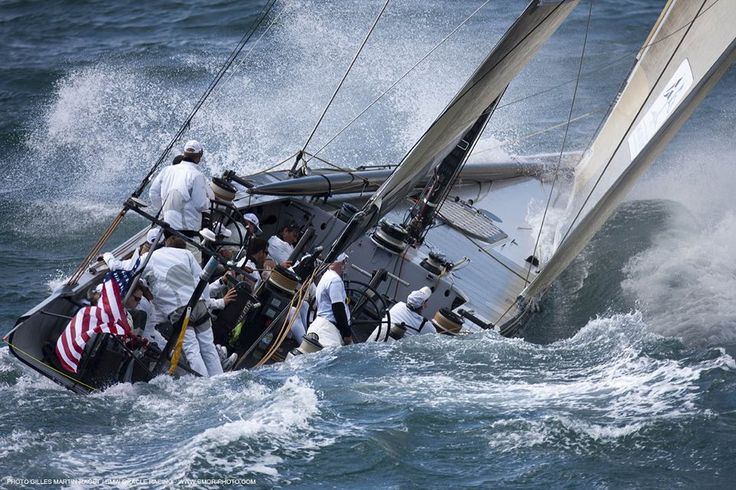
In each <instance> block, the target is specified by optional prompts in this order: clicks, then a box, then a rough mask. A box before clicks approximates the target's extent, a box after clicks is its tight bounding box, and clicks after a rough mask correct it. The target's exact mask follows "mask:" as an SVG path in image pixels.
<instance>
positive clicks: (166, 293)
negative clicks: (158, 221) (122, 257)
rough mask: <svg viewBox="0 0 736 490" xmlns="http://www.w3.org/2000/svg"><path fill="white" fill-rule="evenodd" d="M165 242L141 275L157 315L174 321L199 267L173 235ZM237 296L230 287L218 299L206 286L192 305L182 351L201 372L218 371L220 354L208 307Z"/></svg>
mask: <svg viewBox="0 0 736 490" xmlns="http://www.w3.org/2000/svg"><path fill="white" fill-rule="evenodd" d="M165 244H166V246H165V247H163V248H158V249H156V250H155V251H154V252H153V253H152V254H151V258H150V260H149V261H148V265H147V266H146V269H145V270H144V271H143V273H142V274H141V277H142V278H143V279H145V280H146V281H147V283H148V286H149V288H150V289H151V292H152V293H153V305H154V307H155V311H156V313H157V314H158V315H165V316H166V317H168V319H169V320H170V321H171V323H176V322H177V321H178V320H179V319H180V318H181V315H183V314H184V311H185V308H186V305H187V303H188V302H189V300H190V298H191V296H192V293H193V292H194V289H195V288H196V287H197V283H198V282H199V276H200V274H201V273H202V268H201V267H200V266H199V263H198V262H197V261H196V260H195V258H194V256H193V255H192V253H191V252H189V251H188V250H186V249H185V247H186V246H185V244H184V241H183V240H182V239H181V238H179V237H176V236H171V237H169V238H167V239H166V242H165ZM236 296H237V293H236V291H235V289H231V290H230V291H228V293H227V294H226V295H225V297H224V298H222V299H212V298H210V294H209V291H208V290H207V289H205V290H204V292H203V293H202V297H201V299H200V301H198V302H197V304H196V306H195V307H194V308H193V309H192V312H191V315H190V320H189V326H188V328H187V330H186V332H185V336H184V354H185V355H186V358H187V362H188V363H189V366H190V367H191V368H192V369H193V370H194V371H196V372H197V373H199V374H201V375H202V376H213V375H215V374H220V373H222V365H221V363H220V355H219V354H218V352H217V349H216V348H215V344H214V338H213V334H212V324H211V322H210V316H209V312H208V308H210V309H222V308H224V307H225V305H226V304H228V303H230V302H231V301H234V300H235V298H236Z"/></svg>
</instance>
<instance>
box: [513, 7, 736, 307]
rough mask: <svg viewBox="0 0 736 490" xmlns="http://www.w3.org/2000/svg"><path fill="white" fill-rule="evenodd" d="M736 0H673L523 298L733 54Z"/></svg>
mask: <svg viewBox="0 0 736 490" xmlns="http://www.w3.org/2000/svg"><path fill="white" fill-rule="evenodd" d="M735 40H736V1H733V0H671V1H670V2H668V3H667V5H666V6H665V8H664V10H663V12H662V14H661V15H660V18H659V20H658V21H657V23H656V24H655V26H654V28H653V30H652V32H651V34H650V35H649V37H648V38H647V42H646V43H645V45H644V47H643V48H642V51H641V52H640V55H639V61H638V63H637V64H636V66H635V67H634V69H633V70H632V72H631V74H630V75H629V78H628V80H627V84H626V87H625V88H624V90H623V91H622V93H621V94H620V97H619V100H618V101H617V103H616V105H615V106H614V108H613V110H612V111H611V113H610V115H609V117H608V119H607V120H606V123H605V125H604V126H603V127H602V129H601V131H600V132H599V133H598V135H597V137H596V139H595V141H594V143H593V144H592V145H591V147H590V149H589V151H588V152H587V153H586V156H585V158H584V161H583V162H581V165H580V167H579V168H578V169H577V171H576V182H575V190H574V193H573V196H572V198H571V201H570V205H569V206H568V219H567V222H566V223H565V224H564V225H563V227H561V228H560V229H559V230H558V234H559V235H558V241H559V242H560V243H559V245H558V247H557V249H556V251H555V252H554V254H553V255H552V257H551V258H550V260H549V261H548V262H547V264H545V265H544V266H543V268H542V270H541V272H540V273H539V275H537V277H536V278H535V279H534V280H533V281H532V283H531V284H530V285H529V286H528V287H527V288H526V289H525V290H524V292H523V293H522V297H524V298H527V299H529V298H534V297H536V296H537V295H539V294H540V293H541V292H543V291H544V289H546V288H547V287H548V286H549V285H550V284H551V282H552V281H553V280H554V279H555V278H556V277H557V276H558V275H559V274H560V273H561V272H562V271H563V270H564V269H565V268H566V267H567V266H568V265H569V263H570V262H571V261H572V260H573V258H574V257H575V256H576V255H577V254H578V253H580V251H581V250H582V248H583V247H584V246H585V245H586V243H588V241H589V240H590V239H591V238H592V237H593V235H594V234H595V232H596V231H597V230H598V229H599V228H600V227H601V226H602V225H603V223H604V222H605V220H606V219H607V218H608V217H609V216H610V215H611V213H612V212H613V211H614V210H615V208H616V206H617V205H618V203H620V201H621V200H622V199H623V198H624V197H625V196H626V194H627V192H628V191H629V190H630V189H631V187H632V186H633V185H634V183H635V181H636V179H637V178H638V177H640V176H641V174H642V173H643V172H644V171H645V170H646V169H647V168H648V167H649V165H650V164H651V163H652V161H653V160H654V158H655V157H656V156H657V154H658V153H659V152H660V151H661V150H662V148H663V147H664V146H665V145H666V144H667V143H668V142H669V141H670V140H671V139H672V137H673V136H674V135H675V134H676V132H677V131H678V130H679V128H680V127H681V126H682V124H683V123H684V122H685V121H686V120H687V118H688V117H689V116H690V114H691V113H692V112H693V111H694V110H695V108H696V107H697V105H698V104H699V103H700V101H701V100H702V99H703V97H705V95H706V94H707V93H708V92H709V91H710V89H711V88H712V87H713V86H714V85H715V84H716V82H717V81H718V80H719V79H720V78H721V76H722V75H723V74H724V73H725V72H726V70H727V69H728V67H729V66H730V65H731V63H732V62H733V61H734V57H736V49H735V48H736V41H735Z"/></svg>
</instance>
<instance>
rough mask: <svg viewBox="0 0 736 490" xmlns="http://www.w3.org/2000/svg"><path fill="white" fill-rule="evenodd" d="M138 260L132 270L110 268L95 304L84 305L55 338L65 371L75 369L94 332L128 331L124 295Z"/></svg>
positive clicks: (119, 333)
mask: <svg viewBox="0 0 736 490" xmlns="http://www.w3.org/2000/svg"><path fill="white" fill-rule="evenodd" d="M139 263H140V260H137V261H136V262H135V265H134V266H133V268H132V269H131V270H116V271H110V272H108V273H107V274H106V275H105V278H104V279H103V282H102V294H101V295H100V300H99V301H98V302H97V306H85V307H83V308H82V309H80V310H79V311H78V312H77V314H76V315H74V317H73V318H72V319H71V321H70V322H69V324H68V325H67V326H66V328H65V329H64V331H63V332H62V333H61V336H59V340H57V341H56V357H58V358H59V361H60V362H61V365H62V367H63V368H64V369H66V370H67V371H70V372H72V373H76V372H77V369H78V368H79V361H80V360H81V359H82V352H84V346H85V345H86V344H87V342H88V341H89V339H90V338H91V337H92V335H93V334H100V333H111V334H113V335H129V334H130V330H131V329H130V324H129V323H128V319H127V316H126V314H125V309H124V307H123V298H124V297H125V293H126V292H127V291H128V287H129V286H130V282H131V280H132V278H133V274H134V273H135V270H136V269H137V268H138V264H139Z"/></svg>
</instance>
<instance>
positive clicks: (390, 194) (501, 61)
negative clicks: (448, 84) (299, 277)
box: [326, 0, 578, 260]
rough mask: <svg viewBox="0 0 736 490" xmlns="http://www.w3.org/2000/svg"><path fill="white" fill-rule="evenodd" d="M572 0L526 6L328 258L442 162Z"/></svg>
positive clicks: (571, 6) (545, 0)
mask: <svg viewBox="0 0 736 490" xmlns="http://www.w3.org/2000/svg"><path fill="white" fill-rule="evenodd" d="M577 3H578V0H561V1H549V0H535V1H533V2H531V3H530V4H529V5H528V6H527V8H526V9H525V10H524V12H523V13H522V14H521V15H520V16H519V18H518V19H517V20H516V22H515V23H514V24H513V25H512V26H511V27H510V28H509V30H508V31H507V32H506V33H505V34H504V36H503V37H502V38H501V40H500V41H499V43H498V44H497V45H496V47H495V48H494V49H493V51H492V52H491V53H490V54H489V55H488V57H486V58H485V60H484V61H483V63H482V64H481V65H480V66H479V67H478V69H477V70H476V71H475V73H474V74H473V75H472V76H471V77H470V79H469V80H468V81H467V82H466V83H465V85H464V86H463V87H462V89H460V91H459V92H458V94H457V95H456V96H455V97H454V98H453V100H452V101H451V102H450V103H449V104H448V106H447V108H446V109H445V110H444V112H443V113H442V114H441V115H440V116H439V117H438V118H437V119H436V120H435V121H434V123H433V124H432V125H431V126H430V128H429V129H428V130H427V131H426V132H425V133H424V135H423V136H422V137H421V138H420V139H419V141H418V142H417V143H416V144H415V145H414V147H413V148H412V149H411V151H409V153H408V154H407V155H406V156H405V157H404V159H403V160H402V162H401V164H400V165H399V167H397V169H396V170H395V171H394V173H393V174H392V175H391V176H390V177H389V178H388V179H387V180H386V181H385V182H384V183H383V185H381V187H380V188H379V189H378V190H377V191H376V193H375V194H374V195H373V196H372V197H371V199H370V200H369V201H368V202H367V203H366V204H365V206H364V207H363V209H362V211H361V212H360V213H358V214H356V215H355V217H354V218H353V220H351V222H350V223H349V225H348V226H347V227H346V229H345V231H344V233H343V234H342V236H340V238H339V239H338V240H337V242H335V244H334V245H333V247H332V249H331V250H330V253H329V255H328V257H327V258H326V259H327V260H329V259H331V258H334V256H336V255H337V254H338V253H339V252H340V251H342V250H343V249H344V248H345V247H346V246H347V245H348V244H350V243H351V242H352V241H353V240H354V239H355V238H357V237H358V236H359V235H361V234H362V233H364V232H365V231H366V230H367V229H368V228H370V227H371V226H373V225H374V224H375V223H376V222H377V221H378V219H379V218H380V217H381V216H383V215H384V214H386V213H387V212H388V211H390V210H391V209H393V208H394V207H395V206H396V205H397V204H398V203H399V201H401V200H402V199H404V198H405V197H406V196H407V195H408V194H409V193H410V192H411V191H412V190H413V189H414V187H415V186H416V184H417V182H418V181H420V180H421V179H423V178H425V176H426V175H427V173H428V171H429V170H430V169H431V168H433V167H435V166H437V165H439V163H440V162H442V160H443V159H444V158H445V157H446V156H447V155H448V154H449V153H450V152H451V151H452V149H453V148H454V147H455V146H456V145H457V144H458V143H459V142H460V140H461V139H462V137H463V135H464V134H465V133H466V132H467V131H468V130H469V129H470V128H471V126H472V125H473V124H475V122H476V121H477V120H478V118H479V117H480V116H481V115H482V113H483V112H484V111H485V110H486V109H487V108H488V107H489V106H490V105H491V104H492V103H493V101H494V100H496V99H498V98H499V97H500V96H501V95H502V94H503V92H504V90H506V87H507V86H508V84H509V83H510V82H511V80H512V79H513V78H514V77H516V75H517V74H518V73H519V72H520V71H521V69H522V68H523V67H524V66H525V65H526V63H527V62H528V61H529V60H530V59H531V58H532V56H534V54H535V53H536V52H537V51H538V50H539V48H540V47H541V46H542V45H543V44H544V43H545V42H546V41H547V39H549V37H550V36H551V35H552V33H554V32H555V30H557V28H558V27H559V26H560V24H561V23H562V21H563V20H565V18H566V17H567V16H568V15H569V14H570V12H571V11H572V10H573V9H574V8H575V6H576V5H577Z"/></svg>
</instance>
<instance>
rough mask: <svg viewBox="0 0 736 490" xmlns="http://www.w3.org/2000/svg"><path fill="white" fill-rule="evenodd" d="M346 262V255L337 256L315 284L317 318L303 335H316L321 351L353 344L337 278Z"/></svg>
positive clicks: (342, 290) (347, 313)
mask: <svg viewBox="0 0 736 490" xmlns="http://www.w3.org/2000/svg"><path fill="white" fill-rule="evenodd" d="M347 260H348V256H347V255H346V254H344V253H342V254H340V255H339V256H338V257H337V260H335V262H333V263H332V264H330V267H329V269H327V270H326V271H325V273H324V274H323V275H322V279H320V281H319V284H317V318H315V320H314V321H313V322H312V324H311V325H309V329H307V333H316V334H317V336H318V337H319V343H320V344H322V347H330V346H336V345H347V344H351V343H352V342H353V337H352V332H351V330H350V310H349V309H348V304H347V294H346V293H345V284H344V283H343V282H342V277H341V276H342V273H343V272H344V271H345V264H346V263H347Z"/></svg>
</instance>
